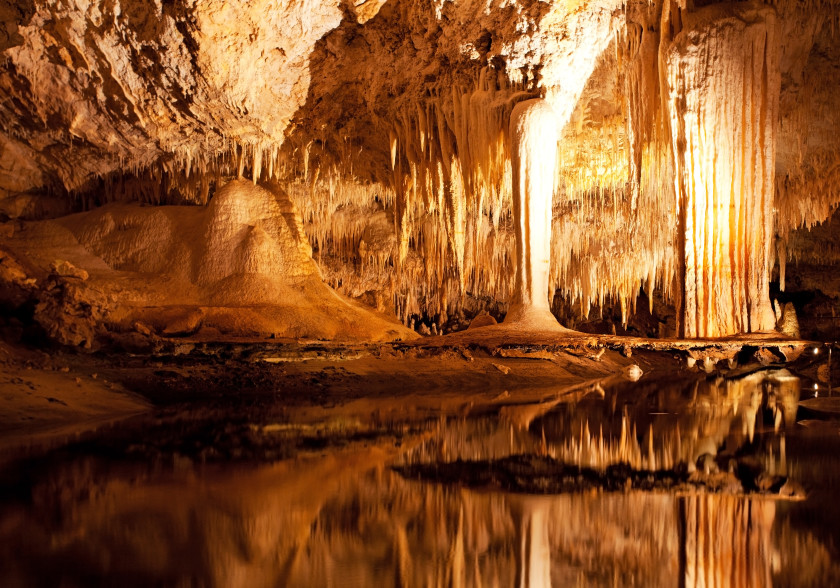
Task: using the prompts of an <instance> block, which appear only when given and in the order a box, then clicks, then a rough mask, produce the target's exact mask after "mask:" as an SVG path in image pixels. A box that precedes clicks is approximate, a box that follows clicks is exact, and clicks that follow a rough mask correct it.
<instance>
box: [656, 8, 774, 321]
mask: <svg viewBox="0 0 840 588" xmlns="http://www.w3.org/2000/svg"><path fill="white" fill-rule="evenodd" d="M681 25H682V30H681V31H680V32H679V33H678V34H677V35H676V36H675V37H674V39H673V42H672V43H671V46H670V48H669V49H668V52H667V54H666V56H665V65H666V68H667V79H668V89H667V90H668V110H669V115H670V128H671V141H672V147H673V153H674V164H675V189H676V194H677V198H678V207H679V215H680V218H679V223H680V230H681V231H684V246H685V249H684V256H683V259H684V264H683V267H682V268H681V269H683V270H684V271H683V272H681V273H682V278H683V283H684V296H683V309H682V313H681V315H682V328H681V331H682V333H683V335H684V336H686V337H718V336H723V335H731V334H735V333H744V332H756V331H767V330H772V329H773V328H774V326H775V317H774V314H773V311H772V308H771V306H770V289H769V274H770V269H771V265H772V261H773V257H772V249H771V247H772V242H773V200H774V174H775V154H776V124H777V123H776V121H777V119H778V104H779V88H780V84H781V78H780V73H779V64H778V60H779V57H778V55H779V45H778V37H777V33H776V16H775V11H774V10H773V9H772V8H768V7H766V6H763V5H759V4H754V3H744V4H737V5H729V6H719V5H716V6H709V7H707V8H702V9H700V10H698V11H696V12H694V13H683V14H682V22H681Z"/></svg>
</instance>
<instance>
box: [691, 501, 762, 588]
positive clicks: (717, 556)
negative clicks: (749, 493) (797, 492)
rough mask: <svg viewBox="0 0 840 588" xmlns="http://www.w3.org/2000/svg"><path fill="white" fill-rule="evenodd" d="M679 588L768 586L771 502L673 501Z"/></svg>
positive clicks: (757, 587)
mask: <svg viewBox="0 0 840 588" xmlns="http://www.w3.org/2000/svg"><path fill="white" fill-rule="evenodd" d="M679 508H680V517H679V520H680V544H681V553H680V576H681V578H680V585H681V586H684V587H686V588H695V587H698V586H704V587H705V586H754V587H756V588H760V587H762V586H767V587H768V588H769V587H770V586H772V585H773V577H772V567H771V564H772V557H773V544H772V541H771V531H772V528H773V520H774V519H775V516H776V503H775V502H773V501H772V500H762V499H758V500H747V499H744V498H741V497H738V496H727V495H718V496H716V495H713V494H700V495H695V496H687V497H685V498H680V499H679Z"/></svg>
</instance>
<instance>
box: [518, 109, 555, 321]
mask: <svg viewBox="0 0 840 588" xmlns="http://www.w3.org/2000/svg"><path fill="white" fill-rule="evenodd" d="M556 129H557V120H556V117H555V116H554V111H553V110H552V108H551V106H550V105H549V104H548V102H545V101H544V100H540V99H536V100H527V101H525V102H520V103H519V104H517V105H516V106H515V107H514V109H513V112H512V114H511V117H510V138H511V143H512V150H513V154H512V158H511V159H512V166H513V218H514V225H515V231H516V286H515V289H514V293H513V297H512V300H511V306H510V310H509V311H508V315H507V317H506V319H505V323H506V324H509V323H515V324H522V325H524V326H527V327H528V328H532V329H533V328H559V325H558V324H557V321H556V320H555V318H554V316H553V315H552V314H551V310H550V307H549V301H548V272H549V264H550V260H551V210H552V198H553V196H554V185H555V178H556V175H557V173H556V166H557V136H556Z"/></svg>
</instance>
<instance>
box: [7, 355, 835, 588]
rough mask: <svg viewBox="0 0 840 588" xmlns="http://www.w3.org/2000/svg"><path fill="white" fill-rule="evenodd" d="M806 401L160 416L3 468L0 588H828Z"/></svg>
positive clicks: (606, 395) (259, 410) (241, 409)
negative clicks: (801, 403)
mask: <svg viewBox="0 0 840 588" xmlns="http://www.w3.org/2000/svg"><path fill="white" fill-rule="evenodd" d="M803 390H809V388H807V387H805V386H804V385H802V384H801V383H800V380H799V379H798V378H796V377H794V376H793V375H791V374H790V373H788V372H786V371H784V370H775V371H763V372H758V373H753V374H749V375H746V376H744V377H740V378H732V379H722V378H706V377H697V378H693V379H689V380H672V381H670V382H668V383H667V384H665V383H663V382H662V381H659V382H647V383H646V382H645V381H644V380H642V381H641V382H638V383H635V384H631V383H624V384H622V385H614V386H611V387H609V388H607V389H606V390H605V389H604V388H602V387H601V386H599V385H592V386H588V387H585V388H580V389H578V390H575V391H562V392H560V391H558V392H552V391H542V392H540V393H539V394H535V393H533V392H531V393H530V394H529V395H527V396H528V397H529V398H531V400H530V401H528V402H522V401H520V400H518V399H519V398H522V397H524V396H525V395H522V394H520V393H518V392H516V391H505V392H502V393H500V394H499V395H498V397H495V398H494V399H493V401H492V402H486V403H468V404H466V405H464V406H460V407H457V408H454V409H453V408H451V406H452V405H451V403H450V404H447V405H446V406H448V407H449V408H446V409H444V408H441V409H440V410H437V411H436V410H433V409H427V410H422V411H417V410H413V411H410V412H409V411H408V410H406V411H400V410H394V409H393V406H391V408H389V409H388V410H383V409H382V407H378V406H377V403H376V402H375V401H371V402H369V403H366V404H364V405H363V408H359V407H358V406H357V407H355V408H353V409H352V410H350V409H348V407H342V406H337V407H335V408H333V409H331V410H325V411H319V412H317V417H313V416H312V413H306V411H300V412H295V411H285V410H283V411H279V412H278V411H277V410H274V411H273V410H272V409H271V407H267V406H264V405H262V404H261V403H260V401H257V400H255V401H251V402H250V403H249V404H248V406H205V407H201V408H196V407H195V406H192V407H189V408H187V407H184V408H170V409H166V410H161V411H160V412H159V413H157V414H156V415H154V416H152V417H142V418H138V419H134V420H132V421H128V422H124V423H121V424H119V425H117V426H114V427H112V428H109V429H107V430H104V431H98V432H96V433H93V434H89V435H87V436H85V437H83V438H80V439H76V440H73V441H72V442H67V443H66V444H65V445H63V446H61V447H57V448H54V449H51V450H49V451H46V452H38V453H34V454H30V455H29V456H27V457H20V458H18V459H11V460H8V459H7V461H6V462H5V463H4V464H3V465H2V467H0V572H2V580H0V584H2V585H3V586H38V585H43V586H89V585H119V586H150V585H164V586H249V587H252V586H391V585H393V586H549V585H553V586H675V587H677V586H771V585H772V586H836V585H840V559H838V546H840V542H838V539H840V494H838V490H840V424H838V421H832V420H830V419H825V418H821V417H819V415H816V416H817V418H814V417H815V415H814V414H805V413H804V411H803V410H800V409H798V401H799V399H800V396H801V397H803V398H804V397H806V396H809V395H811V394H812V393H811V392H803ZM444 404H446V403H443V404H442V406H443V405H444Z"/></svg>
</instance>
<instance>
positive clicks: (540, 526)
mask: <svg viewBox="0 0 840 588" xmlns="http://www.w3.org/2000/svg"><path fill="white" fill-rule="evenodd" d="M548 509H549V501H548V500H547V499H544V498H527V497H517V499H516V501H515V502H514V504H513V506H512V509H511V510H512V511H513V515H514V520H515V521H516V535H517V537H516V538H517V548H518V549H517V552H516V586H517V588H550V586H551V550H550V548H549V543H548Z"/></svg>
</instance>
